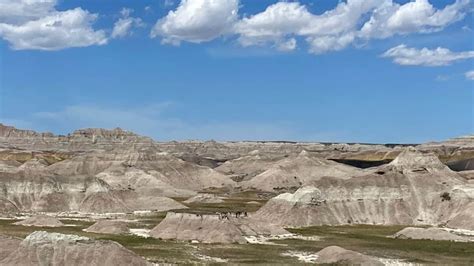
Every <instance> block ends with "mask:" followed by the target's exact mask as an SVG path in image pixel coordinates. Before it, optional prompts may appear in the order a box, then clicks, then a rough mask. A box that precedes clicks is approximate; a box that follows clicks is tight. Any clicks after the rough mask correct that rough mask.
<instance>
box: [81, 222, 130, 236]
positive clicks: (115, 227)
mask: <svg viewBox="0 0 474 266" xmlns="http://www.w3.org/2000/svg"><path fill="white" fill-rule="evenodd" d="M84 231H85V232H89V233H97V234H111V235H124V234H128V233H130V229H129V228H128V224H127V223H126V222H123V221H116V220H100V221H97V222H96V223H95V224H93V225H91V226H89V227H87V228H86V229H84Z"/></svg>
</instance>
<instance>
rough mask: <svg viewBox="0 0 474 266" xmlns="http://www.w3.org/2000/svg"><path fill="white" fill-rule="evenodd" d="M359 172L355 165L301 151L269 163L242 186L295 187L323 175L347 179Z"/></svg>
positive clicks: (256, 187)
mask: <svg viewBox="0 0 474 266" xmlns="http://www.w3.org/2000/svg"><path fill="white" fill-rule="evenodd" d="M360 173H361V171H360V170H359V169H357V168H355V167H351V166H347V165H344V164H340V163H336V162H334V161H330V160H326V159H323V158H319V157H317V156H314V155H312V154H310V153H309V152H307V151H302V152H301V153H300V154H298V155H297V156H291V157H288V158H286V159H283V160H280V161H278V162H276V163H275V164H273V165H271V166H270V168H268V170H266V171H265V172H263V173H261V174H259V175H257V176H255V177H254V178H252V179H251V180H250V181H248V182H245V184H244V187H248V188H252V189H257V190H262V191H279V190H288V189H297V188H299V187H301V186H306V185H312V184H314V183H315V182H317V181H318V180H320V179H321V178H323V177H327V176H330V177H335V178H338V179H349V178H351V177H352V176H355V175H359V174H360Z"/></svg>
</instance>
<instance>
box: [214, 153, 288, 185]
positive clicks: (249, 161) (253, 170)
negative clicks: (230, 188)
mask: <svg viewBox="0 0 474 266" xmlns="http://www.w3.org/2000/svg"><path fill="white" fill-rule="evenodd" d="M283 158H285V155H284V154H280V155H274V154H265V153H262V152H261V151H259V150H255V151H252V152H250V153H249V154H248V155H245V156H242V157H239V158H237V159H234V160H230V161H227V162H225V163H223V164H221V165H220V166H218V167H216V168H215V170H216V171H218V172H221V173H224V174H226V175H232V176H233V179H234V180H238V181H247V180H250V179H252V178H253V177H255V176H256V175H259V174H261V173H263V172H265V171H266V170H268V169H269V168H270V167H271V166H272V165H273V164H275V162H277V161H279V160H281V159H283Z"/></svg>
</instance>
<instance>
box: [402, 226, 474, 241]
mask: <svg viewBox="0 0 474 266" xmlns="http://www.w3.org/2000/svg"><path fill="white" fill-rule="evenodd" d="M393 237H394V238H400V239H426V240H444V241H456V242H470V241H474V238H471V237H468V236H460V235H456V234H454V233H451V232H449V231H447V230H445V229H443V228H436V227H431V228H417V227H407V228H404V229H402V230H401V231H399V232H397V233H395V234H394V235H393Z"/></svg>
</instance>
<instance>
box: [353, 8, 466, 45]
mask: <svg viewBox="0 0 474 266" xmlns="http://www.w3.org/2000/svg"><path fill="white" fill-rule="evenodd" d="M470 2H471V1H470V0H456V1H455V2H454V3H453V4H451V5H447V6H446V7H444V8H443V9H436V8H435V7H434V6H433V5H432V4H430V3H429V2H428V0H415V1H412V2H408V3H406V4H404V5H400V4H398V3H395V2H393V1H391V0H390V1H387V0H381V1H380V3H381V4H380V5H379V6H378V7H377V8H376V9H375V10H374V12H373V13H372V16H371V17H370V19H369V21H367V22H366V23H365V24H364V25H363V26H362V29H361V30H360V35H361V36H362V37H364V38H387V37H391V36H393V35H395V34H402V35H403V34H410V33H428V32H433V31H439V30H442V29H444V28H445V27H446V26H448V25H450V24H452V23H454V22H456V21H459V20H461V19H463V18H464V16H465V14H466V12H467V9H468V7H469V4H470Z"/></svg>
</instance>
